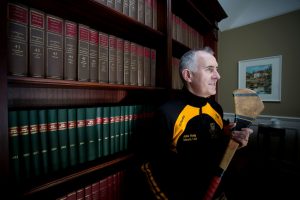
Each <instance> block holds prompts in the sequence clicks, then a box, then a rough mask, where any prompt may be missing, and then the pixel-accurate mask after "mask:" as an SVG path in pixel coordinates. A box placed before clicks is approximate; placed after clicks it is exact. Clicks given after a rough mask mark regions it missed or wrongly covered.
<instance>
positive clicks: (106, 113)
mask: <svg viewBox="0 0 300 200" xmlns="http://www.w3.org/2000/svg"><path fill="white" fill-rule="evenodd" d="M109 123H110V107H109V106H104V107H103V136H102V138H103V156H108V155H109V154H110V135H109V134H110V124H109Z"/></svg>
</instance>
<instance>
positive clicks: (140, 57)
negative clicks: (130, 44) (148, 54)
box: [137, 45, 144, 86]
mask: <svg viewBox="0 0 300 200" xmlns="http://www.w3.org/2000/svg"><path fill="white" fill-rule="evenodd" d="M137 74H138V80H137V84H138V86H143V85H144V47H143V46H141V45H137Z"/></svg>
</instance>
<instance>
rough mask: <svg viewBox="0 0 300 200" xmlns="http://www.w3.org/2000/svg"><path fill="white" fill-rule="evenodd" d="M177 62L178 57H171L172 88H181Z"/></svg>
mask: <svg viewBox="0 0 300 200" xmlns="http://www.w3.org/2000/svg"><path fill="white" fill-rule="evenodd" d="M179 62H180V59H178V58H176V57H172V89H175V90H176V89H177V90H178V89H179V90H180V89H182V87H183V82H182V80H181V78H180V75H179V74H180V73H179Z"/></svg>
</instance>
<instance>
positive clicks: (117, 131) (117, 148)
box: [114, 106, 121, 153]
mask: <svg viewBox="0 0 300 200" xmlns="http://www.w3.org/2000/svg"><path fill="white" fill-rule="evenodd" d="M114 112H115V117H114V118H115V123H114V124H115V125H114V127H115V134H114V135H115V146H114V147H115V148H114V153H118V152H119V151H120V134H121V133H120V128H121V127H120V126H121V123H120V117H121V107H120V106H114Z"/></svg>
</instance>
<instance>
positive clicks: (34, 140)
mask: <svg viewBox="0 0 300 200" xmlns="http://www.w3.org/2000/svg"><path fill="white" fill-rule="evenodd" d="M38 123H39V122H38V111H37V110H30V111H29V133H30V139H31V155H32V156H31V158H32V172H33V175H34V176H39V175H40V174H41V165H40V163H41V159H40V156H41V153H40V142H39V131H38V125H39V124H38Z"/></svg>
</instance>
